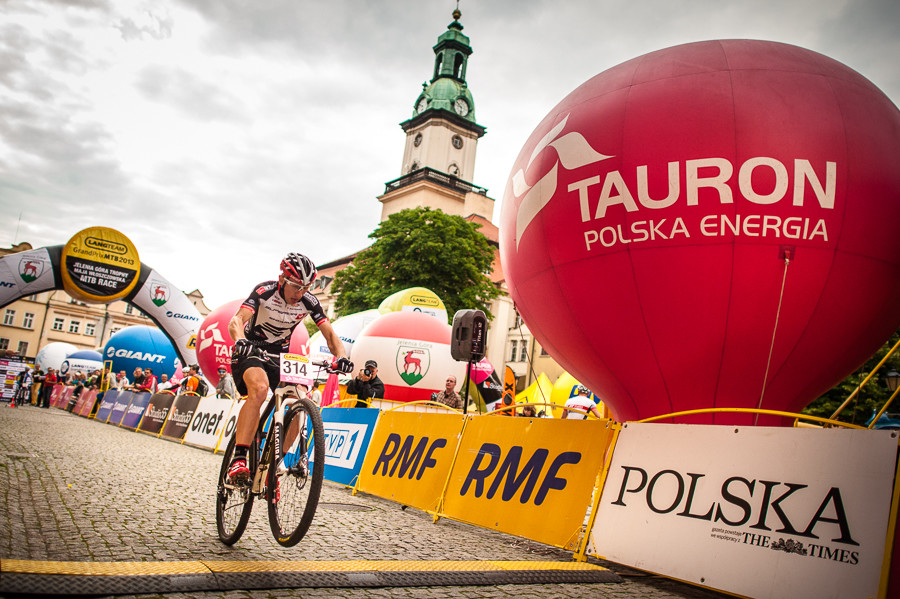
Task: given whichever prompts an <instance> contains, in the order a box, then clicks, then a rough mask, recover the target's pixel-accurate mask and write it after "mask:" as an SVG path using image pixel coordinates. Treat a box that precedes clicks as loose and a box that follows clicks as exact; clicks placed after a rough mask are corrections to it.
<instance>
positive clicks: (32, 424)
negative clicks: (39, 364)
mask: <svg viewBox="0 0 900 599" xmlns="http://www.w3.org/2000/svg"><path fill="white" fill-rule="evenodd" d="M220 462H221V455H214V454H212V453H210V452H209V451H206V450H202V449H197V448H194V447H190V446H186V445H181V444H178V443H174V442H171V441H166V440H163V439H157V438H155V437H153V436H150V435H146V434H143V433H137V432H132V431H129V430H126V429H121V428H117V427H115V426H111V425H107V424H103V423H100V422H95V421H92V420H86V419H84V418H81V417H79V416H74V415H72V414H69V413H67V412H64V411H62V410H58V409H56V408H49V409H41V408H36V407H34V406H23V407H20V408H17V409H11V408H8V407H7V405H6V404H0V508H2V513H0V559H21V560H37V561H87V562H110V561H126V562H134V561H138V562H140V561H168V562H174V561H190V560H234V561H239V560H246V561H266V560H272V561H285V560H554V561H571V559H572V554H571V552H568V551H563V550H561V549H557V548H555V547H550V546H547V545H542V544H539V543H535V542H532V541H528V540H525V539H521V538H517V537H512V536H508V535H504V534H501V533H497V532H494V531H490V530H484V529H481V528H477V527H473V526H469V525H466V524H462V523H458V522H454V521H451V520H446V519H441V520H439V521H438V522H437V523H433V522H432V519H431V516H429V515H428V514H425V513H423V512H420V511H418V510H415V509H412V508H409V509H404V508H403V506H401V505H399V504H396V503H392V502H389V501H386V500H382V499H379V498H377V497H373V496H369V495H364V494H358V495H352V493H351V491H350V490H349V489H347V488H346V487H344V486H342V485H336V484H332V483H326V484H325V488H324V490H323V494H322V497H321V499H320V502H321V503H322V504H324V505H320V507H319V510H318V512H317V514H316V518H315V520H314V521H313V525H312V528H311V529H310V531H309V533H307V535H306V537H305V538H304V539H303V540H302V541H301V542H300V544H299V545H297V546H295V547H292V548H290V549H287V548H284V547H281V546H280V545H278V544H277V543H275V541H274V540H273V539H272V537H271V533H270V531H269V526H268V520H267V519H266V517H267V514H266V510H265V509H264V506H263V505H262V504H256V505H255V506H254V510H253V514H252V516H251V519H250V524H249V526H248V527H247V531H246V533H245V534H244V536H243V538H242V539H241V540H240V541H239V542H238V543H237V544H236V545H235V546H233V547H227V546H225V545H223V544H222V543H221V542H219V540H218V536H217V534H216V523H215V509H214V507H215V505H214V487H215V481H216V476H217V474H218V469H219V466H220ZM591 561H593V562H595V563H599V564H600V565H604V566H606V567H609V568H610V569H611V570H613V571H614V572H616V573H618V574H619V575H620V576H621V577H622V578H623V579H624V582H623V583H605V584H542V585H533V584H532V585H498V586H454V587H401V588H355V589H354V588H322V589H313V588H303V589H296V590H290V589H273V590H266V591H258V590H257V591H229V592H202V593H169V594H166V595H164V597H165V598H166V599H169V598H182V597H197V598H204V599H205V598H213V597H222V598H225V597H227V598H229V599H232V598H234V599H238V598H267V597H306V598H316V597H323V598H324V597H339V598H344V597H346V598H356V597H415V598H432V597H433V598H444V597H459V598H470V597H472V598H474V597H489V598H503V597H516V598H517V599H527V598H530V597H534V598H541V599H545V598H555V597H601V598H626V597H629V598H630V597H645V598H649V599H678V598H687V599H719V598H724V597H726V595H724V594H720V593H715V592H712V591H708V590H704V589H699V588H696V587H692V586H690V585H686V584H682V583H679V582H676V581H672V580H668V579H665V578H662V577H658V576H653V575H647V574H644V573H641V572H637V571H634V570H631V569H629V568H626V567H623V566H619V565H617V564H611V563H606V562H600V561H598V560H591ZM130 596H131V597H152V596H160V597H163V596H162V595H130Z"/></svg>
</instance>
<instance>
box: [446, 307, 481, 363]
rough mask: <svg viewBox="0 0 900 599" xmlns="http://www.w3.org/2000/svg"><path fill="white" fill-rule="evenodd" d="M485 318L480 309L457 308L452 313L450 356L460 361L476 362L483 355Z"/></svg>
mask: <svg viewBox="0 0 900 599" xmlns="http://www.w3.org/2000/svg"><path fill="white" fill-rule="evenodd" d="M486 337H487V318H486V317H485V315H484V312H482V311H481V310H458V311H457V312H456V314H454V315H453V332H452V335H451V338H450V356H451V357H452V358H453V359H454V360H458V361H460V362H477V361H478V360H480V359H481V358H483V357H484V349H485V344H486Z"/></svg>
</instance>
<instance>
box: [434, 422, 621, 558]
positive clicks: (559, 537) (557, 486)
mask: <svg viewBox="0 0 900 599" xmlns="http://www.w3.org/2000/svg"><path fill="white" fill-rule="evenodd" d="M432 417H433V416H432ZM611 438H612V429H611V428H610V427H609V421H607V420H553V419H543V418H534V419H531V418H529V419H526V418H503V417H499V416H489V417H484V416H480V417H479V416H475V417H470V420H469V422H468V423H467V425H466V430H465V432H464V433H463V436H462V440H461V441H460V445H459V451H458V454H457V456H456V463H455V465H454V467H453V473H452V476H451V477H450V483H449V486H448V488H447V495H446V497H445V498H444V510H443V511H444V514H446V515H447V516H450V517H452V518H455V519H457V520H462V521H464V522H470V523H472V524H475V525H477V526H481V527H484V528H490V529H492V530H499V531H502V532H506V533H509V534H514V535H518V536H522V537H526V538H528V539H533V540H535V541H539V542H541V543H547V544H548V545H555V546H557V547H573V548H574V545H573V543H574V541H575V540H577V538H578V536H579V533H580V531H581V527H582V525H583V524H584V520H585V515H586V513H587V511H588V508H589V506H590V503H591V491H592V489H593V488H594V482H595V481H596V478H597V474H598V472H599V471H600V469H601V466H602V464H603V456H604V455H605V454H606V449H607V447H608V446H609V443H610V440H611Z"/></svg>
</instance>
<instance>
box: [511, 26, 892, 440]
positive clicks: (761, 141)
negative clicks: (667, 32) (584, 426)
mask: <svg viewBox="0 0 900 599" xmlns="http://www.w3.org/2000/svg"><path fill="white" fill-rule="evenodd" d="M898 155H900V112H898V110H897V108H896V107H895V106H894V105H893V104H892V103H891V101H890V100H889V99H888V98H887V97H886V96H885V95H884V94H883V93H882V92H881V91H880V90H879V89H878V88H877V87H875V86H874V85H873V84H872V83H871V82H869V81H868V80H867V79H865V78H864V77H862V76H861V75H859V74H858V73H856V72H855V71H853V70H851V69H850V68H848V67H846V66H845V65H843V64H841V63H838V62H836V61H834V60H832V59H829V58H827V57H825V56H822V55H820V54H817V53H815V52H811V51H809V50H805V49H803V48H798V47H795V46H789V45H785V44H779V43H773V42H761V41H753V40H721V41H709V42H700V43H694V44H687V45H683V46H677V47H674V48H668V49H665V50H660V51H658V52H653V53H651V54H647V55H645V56H641V57H639V58H636V59H634V60H631V61H629V62H626V63H623V64H621V65H619V66H617V67H614V68H612V69H610V70H608V71H605V72H603V73H601V74H599V75H597V76H596V77H594V78H592V79H590V80H589V81H587V82H586V83H585V84H583V85H582V86H581V87H579V88H577V89H576V90H575V91H573V92H572V93H571V94H570V95H569V96H568V97H566V98H565V99H564V100H563V101H562V102H561V103H560V104H559V105H558V106H557V107H556V108H554V109H553V110H552V111H551V112H550V114H549V115H548V116H547V117H546V118H545V119H544V120H543V121H542V122H541V123H540V125H538V127H537V129H536V130H535V131H534V133H532V135H531V137H530V138H529V140H528V141H527V143H526V144H525V146H524V148H523V149H522V152H521V153H520V155H519V157H518V159H517V160H516V163H515V165H514V167H513V169H512V174H511V179H510V182H509V184H508V186H507V189H506V192H505V195H504V201H503V213H502V216H501V256H502V260H503V268H504V271H505V273H506V275H507V279H508V282H509V285H510V289H511V293H512V297H513V299H514V300H515V302H516V305H517V306H518V309H519V310H520V312H521V314H522V316H523V317H524V319H525V321H526V322H527V323H528V326H529V328H530V329H531V331H532V332H533V333H534V335H535V337H536V338H537V339H538V340H539V341H540V342H541V343H542V344H543V346H544V347H545V348H546V349H547V351H549V352H550V354H551V355H552V356H553V357H554V358H555V359H556V360H557V361H558V362H559V363H560V364H561V365H562V366H563V367H564V368H565V369H566V370H567V371H568V372H570V373H571V374H572V375H573V376H575V377H576V378H577V379H578V380H580V381H582V382H583V383H584V384H585V385H587V386H588V387H590V388H591V389H592V390H593V391H594V392H596V393H597V394H598V395H599V396H600V397H601V399H602V400H603V401H606V402H607V403H608V405H609V406H610V407H611V408H612V411H613V412H614V413H615V414H617V416H618V417H619V418H620V419H622V420H626V421H627V420H635V419H640V418H645V417H649V416H654V415H660V414H667V413H671V412H675V411H680V410H688V409H695V408H709V407H716V408H726V407H745V408H757V407H762V408H766V409H774V410H787V411H799V410H801V409H802V408H803V407H805V406H806V405H807V404H808V403H809V402H811V401H812V400H814V399H816V398H817V397H818V396H820V395H821V394H822V393H823V392H825V391H827V390H828V389H829V388H831V387H832V386H833V385H834V384H835V383H837V382H838V381H840V380H841V379H842V378H843V377H844V376H846V375H847V374H848V373H850V372H852V371H853V370H854V369H855V368H857V367H858V366H859V365H860V364H862V363H863V362H864V361H865V360H866V358H867V357H868V356H870V355H871V354H872V353H873V352H874V351H875V350H876V349H877V348H878V347H879V346H880V345H881V344H882V343H884V341H885V340H886V339H887V338H888V337H889V336H890V334H891V333H892V332H893V331H894V330H896V328H897V327H898V325H900V234H898V230H897V229H898V225H900V168H897V156H898ZM681 421H687V422H716V423H729V424H749V423H753V422H754V421H755V417H754V416H748V415H734V414H720V415H717V416H715V417H712V416H702V417H692V418H690V419H681ZM781 422H782V420H781V419H780V418H778V419H776V418H772V417H768V418H766V417H760V419H759V421H758V423H759V424H776V423H781Z"/></svg>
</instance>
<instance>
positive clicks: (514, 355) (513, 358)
mask: <svg viewBox="0 0 900 599" xmlns="http://www.w3.org/2000/svg"><path fill="white" fill-rule="evenodd" d="M509 343H510V352H509V361H510V362H518V361H519V352H518V351H517V350H518V348H519V342H518V341H517V340H515V339H513V340H512V341H510V342H509Z"/></svg>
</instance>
